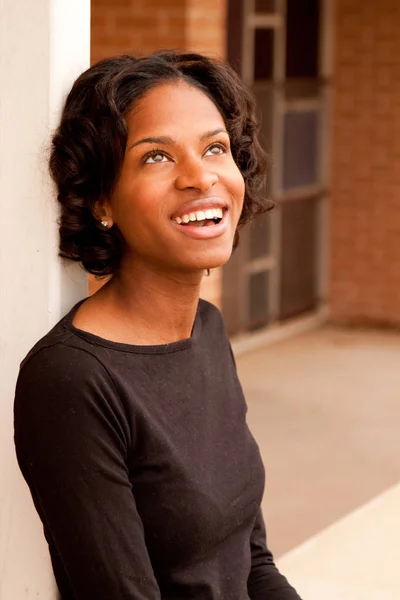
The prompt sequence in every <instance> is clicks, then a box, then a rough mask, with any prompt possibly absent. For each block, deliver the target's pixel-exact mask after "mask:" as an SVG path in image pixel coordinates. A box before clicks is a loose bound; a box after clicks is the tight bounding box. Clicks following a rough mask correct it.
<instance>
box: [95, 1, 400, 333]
mask: <svg viewBox="0 0 400 600" xmlns="http://www.w3.org/2000/svg"><path fill="white" fill-rule="evenodd" d="M91 4H92V22H91V23H92V24H91V28H92V32H91V33H92V39H91V60H92V63H93V62H96V61H98V60H99V59H101V58H103V57H105V56H110V55H113V54H120V53H134V54H138V55H140V54H145V53H148V52H152V51H154V50H157V49H160V48H184V49H188V50H194V51H199V52H206V53H210V54H211V55H216V56H222V57H225V58H226V59H227V60H228V61H229V62H230V63H231V64H232V65H233V67H234V68H235V69H236V70H237V71H238V72H239V73H240V75H241V76H242V78H243V79H244V81H245V82H246V83H247V84H248V86H249V87H250V88H251V89H252V91H253V93H254V95H255V98H256V100H257V105H258V111H259V114H260V119H261V124H262V125H261V137H262V142H263V145H264V148H265V149H266V151H267V152H268V155H269V157H270V174H269V178H268V183H267V189H266V192H267V193H268V194H269V195H270V197H271V198H272V199H273V200H274V201H275V202H276V207H275V209H274V210H273V211H272V212H271V213H269V214H268V215H265V216H264V217H263V218H261V219H259V220H258V221H257V222H256V223H254V224H253V225H251V226H248V227H247V229H246V230H245V231H244V232H243V235H242V239H241V244H240V247H239V249H238V251H237V252H236V253H235V254H234V256H233V257H232V259H231V261H230V262H229V264H228V265H227V266H226V267H225V268H224V269H223V271H222V273H213V274H212V276H211V277H210V279H209V280H205V289H204V295H205V296H206V297H208V298H209V299H211V300H212V301H214V302H215V303H216V304H218V305H220V306H222V309H223V313H224V316H225V320H226V322H227V326H228V330H229V333H231V334H238V333H246V332H249V331H253V330H256V329H260V328H264V327H266V326H267V325H268V324H270V323H283V322H285V321H287V320H288V319H291V318H292V317H298V316H300V315H305V314H310V313H311V314H320V313H321V310H323V309H324V308H325V307H326V306H329V310H330V317H331V319H332V320H333V321H334V322H336V323H356V324H360V323H370V324H375V325H399V324H400V286H399V280H400V249H399V239H400V66H399V63H400V36H399V35H398V31H400V4H399V3H398V1H397V0H381V1H379V2H377V1H376V0H335V1H333V0H286V1H285V0H203V1H202V2H199V1H198V0H92V2H91ZM91 285H92V290H93V289H94V288H95V284H94V283H93V282H92V284H91Z"/></svg>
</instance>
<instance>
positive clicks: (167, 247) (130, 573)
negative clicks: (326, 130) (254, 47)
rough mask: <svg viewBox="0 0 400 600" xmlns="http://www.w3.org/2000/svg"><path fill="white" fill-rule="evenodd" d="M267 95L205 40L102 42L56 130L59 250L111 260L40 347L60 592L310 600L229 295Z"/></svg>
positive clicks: (36, 474)
mask: <svg viewBox="0 0 400 600" xmlns="http://www.w3.org/2000/svg"><path fill="white" fill-rule="evenodd" d="M264 170H265V159H264V154H263V152H262V150H261V148H260V146H259V143H258V141H257V138H256V122H255V117H254V104H253V101H252V99H251V98H250V96H249V94H248V92H247V91H246V89H245V88H244V87H243V85H242V84H241V82H240V80H239V79H238V78H237V76H236V75H235V74H234V72H233V71H232V70H231V69H230V68H229V67H228V66H226V65H224V64H220V63H218V62H216V61H213V60H210V59H208V58H205V57H203V56H201V55H198V54H185V53H177V52H163V53H158V54H155V55H152V56H149V57H145V58H141V59H136V58H133V57H130V56H122V57H119V58H111V59H106V60H103V61H102V62H100V63H98V64H97V65H95V66H93V67H92V68H90V69H89V70H88V71H86V72H85V73H83V74H82V75H81V76H80V77H79V78H78V80H77V81H76V82H75V84H74V86H73V88H72V90H71V92H70V94H69V96H68V98H67V100H66V104H65V107H64V110H63V114H62V118H61V123H60V126H59V128H58V130H57V131H56V133H55V135H54V137H53V143H52V150H51V157H50V171H51V175H52V177H53V180H54V182H55V184H56V188H57V192H58V201H59V203H60V206H61V218H60V254H61V256H62V257H65V258H68V259H71V260H75V261H80V262H81V264H82V265H83V267H84V268H85V269H86V270H87V271H88V272H90V273H94V274H96V275H102V276H105V275H109V276H111V277H110V278H109V280H108V281H107V283H106V284H105V285H104V286H103V287H102V288H101V289H100V290H99V291H98V292H97V293H96V294H94V295H93V296H91V297H90V298H88V299H86V300H85V301H82V302H80V303H79V304H77V305H76V306H75V307H74V308H73V309H72V310H71V312H70V313H69V314H68V315H67V316H66V317H64V318H63V319H62V320H61V321H60V322H59V323H58V325H56V327H55V328H54V329H53V330H52V331H50V333H48V334H47V335H46V336H45V337H44V338H43V339H42V340H40V341H39V342H38V343H37V344H36V346H35V347H34V348H33V349H32V350H31V351H30V353H29V354H28V356H27V357H26V359H25V360H24V362H23V363H22V366H21V371H20V375H19V379H18V383H17V390H16V400H15V442H16V449H17V455H18V460H19V464H20V467H21V470H22V473H23V475H24V477H25V479H26V481H27V483H28V485H29V487H30V490H31V493H32V497H33V501H34V503H35V506H36V509H37V511H38V513H39V515H40V518H41V520H42V522H43V526H44V533H45V536H46V539H47V541H48V544H49V549H50V555H51V560H52V565H53V569H54V573H55V577H56V580H57V584H58V587H59V590H60V592H61V596H62V598H63V600H92V599H93V600H157V599H163V600H167V599H168V600H172V599H173V600H175V599H178V598H186V599H192V600H216V599H217V598H218V599H222V600H247V599H249V598H250V599H251V600H298V598H299V596H298V595H297V593H296V592H295V591H294V589H293V588H292V587H291V586H290V585H289V584H288V582H287V581H286V579H285V578H284V577H283V576H282V575H281V574H280V573H279V572H278V571H277V569H276V567H275V566H274V563H273V558H272V555H271V553H270V551H269V550H268V548H267V546H266V541H265V529H264V524H263V519H262V515H261V510H260V503H261V498H262V494H263V488H264V471H263V466H262V462H261V458H260V454H259V450H258V447H257V445H256V443H255V441H254V439H253V438H252V436H251V434H250V432H249V430H248V428H247V425H246V420H245V416H246V404H245V401H244V398H243V395H242V390H241V387H240V384H239V381H238V378H237V374H236V369H235V364H234V359H233V356H232V352H231V349H230V345H229V341H228V338H227V336H226V334H225V330H224V325H223V322H222V318H221V315H220V313H219V311H218V310H217V308H215V307H214V306H212V305H211V304H209V303H207V302H205V301H203V300H199V291H200V283H201V280H202V277H203V274H204V272H205V271H206V270H207V269H212V268H215V267H218V266H221V265H223V264H224V263H225V262H226V261H227V260H228V259H229V257H230V255H231V252H232V247H233V246H234V244H235V243H236V241H237V230H238V227H240V226H241V225H242V224H244V223H245V222H247V221H248V220H249V219H250V218H251V217H252V216H253V215H255V214H257V213H259V212H262V211H264V210H267V208H268V207H269V206H268V204H267V202H266V201H265V200H264V199H263V198H262V196H261V195H260V190H261V187H262V183H263V179H264Z"/></svg>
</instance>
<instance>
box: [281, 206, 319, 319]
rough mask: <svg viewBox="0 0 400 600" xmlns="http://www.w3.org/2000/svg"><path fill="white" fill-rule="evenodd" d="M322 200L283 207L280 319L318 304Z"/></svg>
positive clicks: (292, 315) (297, 313)
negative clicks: (318, 249)
mask: <svg viewBox="0 0 400 600" xmlns="http://www.w3.org/2000/svg"><path fill="white" fill-rule="evenodd" d="M317 209H318V200H317V199H316V198H305V199H302V200H293V201H290V202H283V203H282V229H281V272H280V319H287V318H289V317H294V316H296V315H299V314H301V313H302V312H305V311H308V310H311V309H312V308H314V307H315V306H316V304H317V300H318V298H317V289H318V288H317V247H318V246H317V234H318V229H317V227H318V220H317Z"/></svg>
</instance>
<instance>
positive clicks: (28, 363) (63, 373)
mask: <svg viewBox="0 0 400 600" xmlns="http://www.w3.org/2000/svg"><path fill="white" fill-rule="evenodd" d="M75 308H76V307H74V309H73V310H75ZM71 312H72V311H71ZM70 314H71V313H69V314H68V315H66V316H65V317H63V318H62V319H61V320H60V321H59V322H58V323H57V324H56V325H55V326H54V327H53V328H52V329H51V330H50V331H49V332H48V333H46V334H45V335H44V336H43V337H42V338H41V339H39V340H38V341H37V342H36V343H35V345H34V346H33V347H32V348H31V349H30V350H29V352H28V353H27V355H26V356H25V358H23V360H22V362H21V364H20V370H19V377H18V380H20V379H21V378H22V377H24V378H26V377H28V378H29V379H33V380H37V381H38V382H39V381H40V380H42V379H43V378H49V377H50V378H54V379H56V380H59V381H63V380H64V381H65V380H67V381H70V382H71V384H73V383H75V384H76V383H77V382H78V380H81V379H82V378H87V377H89V376H90V377H92V378H93V377H95V375H96V372H97V371H99V372H103V371H104V370H106V369H105V367H104V365H103V364H102V361H101V360H100V358H99V357H98V356H96V352H95V350H96V348H95V347H93V348H92V347H91V346H90V344H85V342H84V340H81V339H80V338H79V337H78V336H76V335H74V333H73V332H72V331H71V330H70V329H69V328H68V326H67V325H68V322H69V320H70Z"/></svg>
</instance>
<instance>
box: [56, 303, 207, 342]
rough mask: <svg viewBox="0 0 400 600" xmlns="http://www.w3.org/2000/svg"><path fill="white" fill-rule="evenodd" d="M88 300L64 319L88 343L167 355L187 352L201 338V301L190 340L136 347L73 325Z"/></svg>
mask: <svg viewBox="0 0 400 600" xmlns="http://www.w3.org/2000/svg"><path fill="white" fill-rule="evenodd" d="M85 300H86V298H84V299H83V300H80V301H79V302H77V304H75V306H73V308H72V309H71V310H70V312H69V313H68V314H67V315H66V316H65V317H64V319H63V321H64V323H63V325H64V327H65V328H66V329H67V330H68V331H70V332H71V333H73V334H74V335H76V336H78V337H80V338H82V339H84V340H86V341H87V342H89V343H91V344H93V345H96V346H103V347H105V348H110V349H112V350H119V351H122V352H133V353H136V354H167V353H169V352H179V351H181V350H186V349H188V348H191V347H193V346H194V345H195V343H196V342H197V340H198V339H199V337H200V333H201V326H202V323H201V300H199V303H198V305H197V311H196V316H195V320H194V324H193V329H192V334H191V336H190V337H189V338H186V339H184V340H179V341H177V342H171V343H169V344H157V345H143V346H142V345H135V344H125V343H123V342H113V341H112V340H108V339H106V338H103V337H101V336H98V335H95V334H94V333H90V332H89V331H84V330H83V329H79V328H78V327H75V325H73V324H72V321H73V319H74V316H75V313H76V312H77V310H78V308H79V307H80V305H81V304H83V303H84V302H85Z"/></svg>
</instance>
